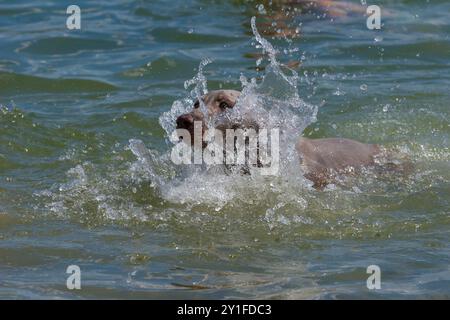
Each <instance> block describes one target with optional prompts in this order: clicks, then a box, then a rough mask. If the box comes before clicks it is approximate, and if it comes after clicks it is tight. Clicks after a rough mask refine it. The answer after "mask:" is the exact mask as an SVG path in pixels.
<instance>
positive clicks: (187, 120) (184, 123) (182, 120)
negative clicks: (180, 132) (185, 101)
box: [176, 113, 194, 129]
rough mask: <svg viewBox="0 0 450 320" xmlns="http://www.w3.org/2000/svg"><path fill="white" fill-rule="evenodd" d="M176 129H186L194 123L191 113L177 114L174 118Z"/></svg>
mask: <svg viewBox="0 0 450 320" xmlns="http://www.w3.org/2000/svg"><path fill="white" fill-rule="evenodd" d="M176 122H177V129H188V128H189V127H190V126H192V124H193V123H194V118H193V117H192V115H191V114H189V113H185V114H182V115H181V116H179V117H178V118H177V120H176Z"/></svg>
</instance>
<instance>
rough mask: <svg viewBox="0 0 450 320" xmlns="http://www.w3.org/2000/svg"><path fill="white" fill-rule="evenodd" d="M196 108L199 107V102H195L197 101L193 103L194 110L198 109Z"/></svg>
mask: <svg viewBox="0 0 450 320" xmlns="http://www.w3.org/2000/svg"><path fill="white" fill-rule="evenodd" d="M198 107H200V102H199V101H198V100H197V101H195V103H194V108H196V109H197V108H198Z"/></svg>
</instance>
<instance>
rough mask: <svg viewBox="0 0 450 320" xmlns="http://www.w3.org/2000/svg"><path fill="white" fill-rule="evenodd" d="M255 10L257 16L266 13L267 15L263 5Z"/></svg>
mask: <svg viewBox="0 0 450 320" xmlns="http://www.w3.org/2000/svg"><path fill="white" fill-rule="evenodd" d="M257 8H258V12H259V14H266V13H267V11H266V9H265V8H264V5H263V4H260V5H258V7H257Z"/></svg>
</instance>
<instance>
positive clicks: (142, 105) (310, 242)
mask: <svg viewBox="0 0 450 320" xmlns="http://www.w3.org/2000/svg"><path fill="white" fill-rule="evenodd" d="M353 3H355V4H359V2H358V1H353ZM76 4H78V5H79V6H80V7H81V15H82V26H81V30H72V31H70V30H68V29H67V28H66V18H67V16H68V15H67V14H66V12H65V11H66V8H67V6H68V5H69V3H65V2H61V1H56V0H49V1H39V2H37V1H14V2H12V1H0V104H1V105H2V108H1V109H0V298H3V299H5V298H28V299H30V298H82V299H86V298H148V299H164V298H172V299H177V298H185V299H187V298H193V299H197V298H203V299H210V298H281V299H298V298H322V299H330V298H377V299H378V298H418V297H419V298H449V297H450V246H449V241H450V232H449V226H450V210H449V199H450V196H449V195H450V170H449V168H450V165H449V159H450V151H449V137H450V123H449V117H450V109H449V97H450V94H449V92H450V91H449V88H450V37H449V35H450V3H449V2H448V1H443V0H442V1H438V0H430V1H419V0H408V1H407V0H403V1H387V0H384V1H378V3H377V4H379V5H381V7H382V10H383V11H382V12H383V16H382V22H383V23H384V25H383V28H382V30H380V31H373V30H368V29H367V28H366V20H365V19H366V18H365V17H364V16H362V14H361V13H359V12H353V13H348V15H346V16H340V17H333V18H330V17H325V18H324V17H322V18H318V17H317V16H318V15H321V12H312V13H308V12H305V11H304V10H303V12H302V10H300V8H297V9H298V10H297V11H294V10H291V11H290V12H291V14H289V16H288V17H287V18H285V19H282V20H279V22H278V25H275V26H273V27H271V26H270V24H271V22H272V21H273V19H274V16H276V17H278V18H277V19H279V17H280V15H283V14H284V13H285V12H286V11H282V9H281V8H280V7H278V6H273V7H271V6H270V5H268V3H267V2H264V4H265V8H266V11H267V14H263V13H262V12H258V10H257V9H256V6H257V4H259V3H258V2H253V1H248V2H247V1H206V0H203V1H202V0H192V1H191V0H188V1H186V0H183V1H178V0H177V1H170V2H167V1H162V0H152V1H144V0H123V1H119V0H117V1H111V0H109V1H95V2H94V1H82V0H79V1H77V3H76ZM369 4H370V3H369ZM254 15H256V16H257V21H258V22H259V29H260V31H261V33H262V34H263V35H264V36H265V37H266V38H267V39H269V40H270V41H271V42H273V43H274V45H275V46H277V48H279V49H280V50H281V53H282V51H283V49H291V51H290V53H289V52H287V53H286V54H280V60H281V61H282V62H284V63H288V62H290V61H300V60H301V61H302V63H301V65H300V66H299V67H297V71H298V72H299V74H300V81H299V93H300V96H301V97H302V99H303V100H304V101H306V102H307V103H310V104H312V105H316V106H319V113H318V115H317V121H316V122H315V123H313V124H311V125H310V126H309V127H308V128H307V129H306V130H305V133H304V134H305V135H306V136H309V137H313V138H320V137H345V138H352V139H357V140H359V141H363V142H372V143H379V144H382V145H384V146H386V147H388V148H392V149H397V150H400V151H402V152H403V153H405V154H407V155H408V158H409V159H411V161H412V162H413V163H414V172H412V173H411V175H410V176H408V177H403V176H398V175H394V176H385V177H381V178H380V177H378V178H377V177H374V176H372V175H367V176H363V177H359V178H357V179H356V181H354V187H353V188H350V189H346V188H340V187H336V188H329V189H327V190H325V191H324V192H319V191H315V190H313V189H311V188H308V187H307V186H304V185H302V186H298V188H297V187H294V188H290V187H289V188H288V187H285V185H284V184H283V177H281V178H280V179H279V180H278V181H275V182H274V183H270V184H267V185H264V186H262V187H261V188H263V190H258V189H254V188H249V187H248V186H249V185H250V181H249V180H247V181H246V179H251V178H249V177H239V179H237V182H235V184H234V185H233V188H228V189H227V186H222V185H220V183H218V181H220V179H219V178H218V177H215V176H212V177H211V176H202V175H199V176H198V177H197V178H195V177H193V176H190V177H182V176H177V175H175V176H173V175H172V173H171V170H172V169H173V167H172V166H171V165H170V164H168V163H167V162H165V160H164V159H165V158H164V154H166V153H167V152H168V150H170V147H171V144H170V143H169V142H168V139H167V135H166V132H165V131H164V130H163V128H162V127H161V125H160V122H159V119H160V117H161V115H162V114H163V112H167V111H169V110H170V109H171V106H172V103H173V102H174V101H175V100H178V99H182V98H185V97H186V96H187V95H188V92H187V91H186V90H185V89H184V81H185V80H188V79H191V78H192V77H193V76H194V75H195V74H196V72H197V68H198V65H199V62H200V61H201V60H202V59H203V58H210V59H212V60H213V63H211V64H209V65H208V66H207V67H205V71H204V73H205V76H206V77H207V79H208V88H209V89H210V90H212V89H218V88H233V89H240V88H241V83H240V81H239V77H240V75H241V74H244V75H245V76H247V77H249V78H250V77H257V78H260V77H262V76H263V75H264V66H265V64H266V63H265V62H263V63H262V65H260V66H259V67H258V68H257V67H256V59H255V57H257V56H258V54H259V53H260V52H261V50H260V49H258V48H255V43H254V42H255V40H254V39H253V37H252V32H251V28H250V18H251V17H252V16H254ZM283 23H284V24H286V25H288V26H289V28H284V27H283V28H282V29H283V30H285V31H286V32H287V31H289V30H290V31H292V30H294V32H293V34H294V37H292V36H290V35H287V36H286V39H283V37H280V36H279V34H278V36H276V34H277V33H276V30H277V29H279V28H280V26H282V24H283ZM300 24H301V25H300ZM299 25H300V27H299V29H298V31H299V33H298V35H297V34H296V33H295V29H296V28H297V27H298V26H299ZM273 34H275V36H273ZM292 49H298V51H296V50H292ZM300 134H301V133H300V132H299V135H300ZM130 140H131V141H135V142H136V141H137V143H138V145H140V146H141V147H143V146H145V148H146V149H145V150H147V149H148V150H149V151H148V152H151V153H152V154H157V155H158V159H159V162H158V163H155V162H151V163H147V162H145V161H143V159H144V158H140V159H139V157H136V155H135V154H133V152H131V151H132V150H130V148H131V147H132V146H133V144H132V143H130ZM142 150H143V149H142ZM145 150H144V151H145ZM166 161H168V160H167V159H166ZM153 170H157V171H158V175H159V176H162V177H165V179H169V180H170V184H169V188H167V186H166V192H161V190H160V189H159V188H158V185H157V184H155V181H154V178H155V176H154V175H152V172H153ZM203 178H204V179H203ZM202 179H203V180H202ZM203 184H204V187H203ZM69 265H78V266H79V267H80V268H81V271H82V279H81V285H82V289H81V290H72V291H71V290H68V289H67V288H66V279H67V277H68V274H66V268H67V267H68V266H69ZM369 265H378V266H379V267H380V268H381V272H382V276H381V285H382V288H381V289H380V290H369V289H367V287H366V279H367V277H368V276H369V275H368V274H367V273H366V268H367V266H369Z"/></svg>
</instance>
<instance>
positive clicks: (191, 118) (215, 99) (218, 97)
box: [176, 90, 257, 144]
mask: <svg viewBox="0 0 450 320" xmlns="http://www.w3.org/2000/svg"><path fill="white" fill-rule="evenodd" d="M240 94H241V93H240V92H239V91H236V90H216V91H211V92H209V93H208V94H206V95H204V96H203V97H202V98H201V99H202V101H203V103H204V105H205V107H206V114H204V113H203V112H202V111H201V110H200V101H198V100H197V101H195V103H194V106H193V109H192V111H191V112H188V113H185V114H182V115H181V116H179V117H178V118H177V120H176V123H177V129H184V130H187V131H188V132H189V134H190V135H191V144H194V123H195V122H196V121H198V122H200V123H201V126H202V136H203V134H204V133H205V131H206V130H208V129H209V128H207V119H209V118H211V117H217V116H219V115H221V114H222V113H225V112H227V111H228V112H230V111H232V110H233V108H234V106H235V105H236V102H237V100H238V98H239V95H240ZM250 127H251V128H254V129H257V128H256V127H257V126H256V125H255V123H253V122H252V121H250V120H242V121H238V122H236V121H227V120H223V121H220V122H219V123H217V125H216V127H215V129H219V130H222V131H225V130H226V129H237V128H250ZM185 142H187V141H185Z"/></svg>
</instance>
